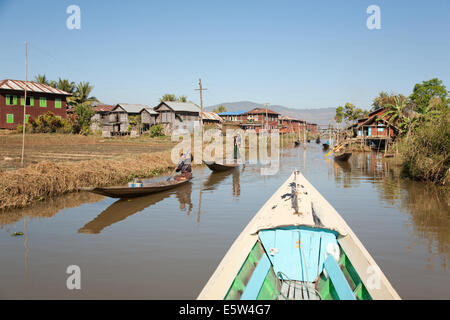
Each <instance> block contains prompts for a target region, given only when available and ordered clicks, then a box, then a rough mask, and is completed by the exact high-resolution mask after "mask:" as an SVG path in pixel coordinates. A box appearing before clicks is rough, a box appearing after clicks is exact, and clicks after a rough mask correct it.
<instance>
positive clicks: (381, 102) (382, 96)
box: [371, 91, 406, 111]
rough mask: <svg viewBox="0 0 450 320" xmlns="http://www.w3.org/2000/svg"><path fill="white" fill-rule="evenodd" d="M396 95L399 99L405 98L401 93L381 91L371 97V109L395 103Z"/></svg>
mask: <svg viewBox="0 0 450 320" xmlns="http://www.w3.org/2000/svg"><path fill="white" fill-rule="evenodd" d="M395 97H398V98H399V99H403V100H406V97H405V96H404V95H402V94H399V95H396V94H388V93H387V92H385V91H381V92H380V93H379V94H378V96H376V97H375V99H373V102H372V109H371V110H372V111H373V110H376V109H379V108H382V107H384V106H385V105H387V104H393V103H395V101H394V98H395Z"/></svg>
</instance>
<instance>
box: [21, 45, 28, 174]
mask: <svg viewBox="0 0 450 320" xmlns="http://www.w3.org/2000/svg"><path fill="white" fill-rule="evenodd" d="M27 81H28V48H27V42H26V41H25V96H24V99H25V101H24V102H23V132H22V157H21V160H20V163H21V165H22V167H23V156H24V153H25V125H26V124H25V121H26V117H27V112H26V111H27Z"/></svg>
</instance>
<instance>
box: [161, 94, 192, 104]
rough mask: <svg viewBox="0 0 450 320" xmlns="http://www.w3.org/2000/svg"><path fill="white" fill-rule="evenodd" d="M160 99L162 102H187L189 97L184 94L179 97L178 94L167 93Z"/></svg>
mask: <svg viewBox="0 0 450 320" xmlns="http://www.w3.org/2000/svg"><path fill="white" fill-rule="evenodd" d="M159 101H160V102H163V101H175V102H187V97H186V96H184V95H181V96H179V97H178V98H177V96H176V95H174V94H172V93H166V94H165V95H163V96H162V97H161V99H159Z"/></svg>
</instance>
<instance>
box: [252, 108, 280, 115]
mask: <svg viewBox="0 0 450 320" xmlns="http://www.w3.org/2000/svg"><path fill="white" fill-rule="evenodd" d="M246 113H247V114H266V113H267V114H279V113H278V112H275V111H272V110H270V109H267V108H255V109H252V110H250V111H248V112H246Z"/></svg>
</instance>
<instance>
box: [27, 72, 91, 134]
mask: <svg viewBox="0 0 450 320" xmlns="http://www.w3.org/2000/svg"><path fill="white" fill-rule="evenodd" d="M34 80H35V81H37V82H39V83H43V84H47V85H49V86H52V87H54V88H58V89H60V90H63V91H66V92H68V93H70V94H72V96H69V97H67V105H68V106H71V107H73V115H72V116H69V117H68V120H67V121H66V122H65V121H63V120H64V119H63V120H60V122H63V126H62V128H63V129H62V130H61V131H58V132H61V133H81V134H84V135H87V134H90V133H91V130H90V125H91V118H92V116H93V115H94V114H95V112H94V110H92V104H93V103H94V102H99V100H98V99H97V98H96V97H94V96H91V92H92V90H93V89H94V86H92V85H91V84H90V83H89V82H85V81H83V82H80V83H78V84H75V82H73V81H69V80H68V79H61V78H58V81H54V80H48V79H47V77H46V76H45V74H44V75H41V74H38V75H37V76H35V78H34ZM47 117H49V116H48V115H47ZM36 121H38V120H36ZM52 121H54V122H55V123H57V121H56V120H52ZM64 122H65V123H64ZM53 129H54V126H53V125H48V123H45V124H44V125H42V126H41V125H37V126H36V127H35V128H33V129H32V132H41V133H46V132H56V131H54V130H53ZM35 130H38V131H35Z"/></svg>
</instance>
